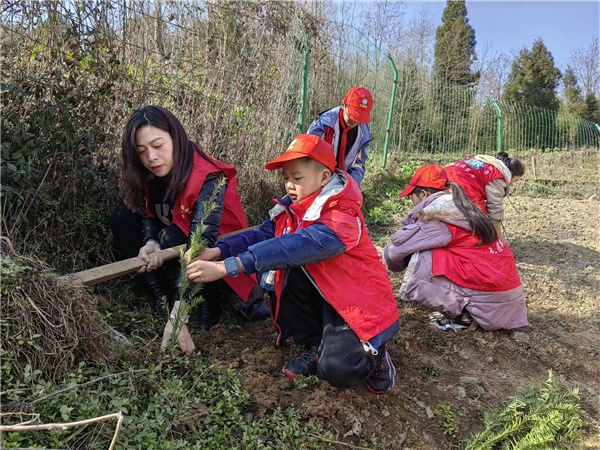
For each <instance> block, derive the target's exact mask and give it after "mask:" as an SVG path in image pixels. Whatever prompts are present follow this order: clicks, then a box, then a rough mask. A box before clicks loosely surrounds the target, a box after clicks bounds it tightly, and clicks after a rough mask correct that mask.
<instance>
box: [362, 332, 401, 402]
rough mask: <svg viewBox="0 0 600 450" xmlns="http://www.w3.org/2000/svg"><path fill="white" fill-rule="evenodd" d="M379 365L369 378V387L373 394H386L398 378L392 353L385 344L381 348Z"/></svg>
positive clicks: (378, 356)
mask: <svg viewBox="0 0 600 450" xmlns="http://www.w3.org/2000/svg"><path fill="white" fill-rule="evenodd" d="M377 358H378V360H379V364H378V366H377V367H376V368H375V371H374V372H373V375H371V377H370V378H369V379H368V380H367V389H368V390H369V391H371V392H372V393H373V394H385V393H386V392H388V391H389V390H390V389H392V388H393V387H394V380H395V378H396V368H395V367H394V363H392V358H391V357H390V354H389V353H388V352H387V350H386V349H385V344H383V345H382V346H381V348H380V349H379V355H377Z"/></svg>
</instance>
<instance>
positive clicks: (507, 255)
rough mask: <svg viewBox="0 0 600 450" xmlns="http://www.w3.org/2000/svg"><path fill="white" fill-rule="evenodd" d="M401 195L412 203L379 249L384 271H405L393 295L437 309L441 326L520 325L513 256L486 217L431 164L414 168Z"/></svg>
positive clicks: (522, 311)
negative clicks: (389, 239) (408, 210)
mask: <svg viewBox="0 0 600 450" xmlns="http://www.w3.org/2000/svg"><path fill="white" fill-rule="evenodd" d="M448 189H450V191H448ZM408 195H410V198H411V200H412V202H413V205H415V207H414V208H413V210H412V211H411V212H410V213H409V214H408V215H407V216H406V217H405V218H404V219H403V220H402V223H403V224H404V228H403V229H402V230H400V231H398V232H397V233H395V234H394V235H393V236H392V240H391V242H390V243H389V244H388V245H387V246H386V247H385V249H384V251H383V261H384V263H385V264H386V265H387V266H388V268H389V269H390V270H392V271H394V272H401V271H403V270H404V271H405V274H404V282H403V283H402V286H401V287H400V298H402V299H403V300H407V301H411V302H415V303H418V304H420V305H421V306H424V307H425V308H427V309H432V310H435V311H437V312H438V313H437V314H435V315H432V319H433V321H432V322H433V323H434V324H435V325H437V326H439V327H440V328H443V329H457V328H466V327H467V326H470V325H473V321H474V322H475V324H477V325H479V326H481V327H482V328H483V329H485V330H497V329H510V328H519V327H523V326H526V325H528V322H527V308H526V306H525V298H524V296H523V287H522V286H521V281H520V279H519V274H518V272H517V265H516V263H515V258H514V256H513V254H512V252H511V251H510V249H509V248H508V246H506V245H505V244H504V242H503V241H502V240H500V239H499V238H498V234H497V232H496V230H495V228H494V225H493V223H492V221H491V220H490V219H489V217H488V216H487V215H486V214H484V213H483V212H481V210H480V209H479V208H478V207H477V206H475V204H474V203H472V202H471V201H470V200H469V198H468V197H467V195H466V194H465V192H464V191H463V189H462V188H461V187H460V186H459V185H458V184H454V183H451V182H449V181H448V175H447V173H446V171H445V170H444V169H442V168H441V167H440V166H437V165H429V166H423V167H420V168H419V169H417V171H416V172H415V174H414V175H413V177H412V178H411V180H410V182H409V183H408V186H407V188H406V189H404V191H402V193H401V194H400V197H406V196H408ZM439 313H442V314H439Z"/></svg>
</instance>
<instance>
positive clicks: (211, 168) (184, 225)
mask: <svg viewBox="0 0 600 450" xmlns="http://www.w3.org/2000/svg"><path fill="white" fill-rule="evenodd" d="M207 156H208V158H209V159H210V161H211V162H212V164H211V163H210V162H208V161H207V160H206V159H204V158H203V157H202V156H200V154H199V153H198V152H196V151H195V152H194V162H193V166H192V171H191V173H190V177H189V179H188V182H187V184H186V185H185V188H184V189H183V190H182V191H181V192H180V193H179V194H177V198H176V199H175V205H174V206H173V223H174V224H175V225H177V226H178V227H179V229H180V230H181V231H183V232H184V233H185V235H186V236H188V235H189V233H190V226H191V224H192V220H191V216H192V208H193V207H194V203H195V202H196V200H197V199H198V195H199V194H200V190H201V189H202V185H203V184H204V180H205V179H206V177H207V175H208V174H209V173H216V172H223V174H225V177H227V190H226V191H225V200H224V205H223V215H222V217H221V226H220V227H219V234H225V233H231V232H232V231H237V230H241V229H242V228H247V227H248V222H246V215H245V214H244V208H243V207H242V202H241V200H240V196H239V195H238V192H237V180H236V177H235V175H236V173H237V171H236V170H235V169H234V168H233V167H231V166H229V165H227V164H225V163H222V162H221V161H218V160H216V159H215V158H213V157H212V156H210V155H207ZM146 214H147V215H148V217H154V214H153V213H152V211H151V208H150V207H149V205H148V188H146ZM225 281H226V282H227V284H229V286H231V288H232V289H233V290H234V291H235V292H236V294H238V295H239V296H240V297H241V298H242V299H243V300H244V301H245V300H247V299H248V296H249V295H250V291H251V290H252V288H253V287H254V285H255V284H256V277H255V276H254V275H252V276H247V275H240V276H238V277H236V278H231V277H226V278H225Z"/></svg>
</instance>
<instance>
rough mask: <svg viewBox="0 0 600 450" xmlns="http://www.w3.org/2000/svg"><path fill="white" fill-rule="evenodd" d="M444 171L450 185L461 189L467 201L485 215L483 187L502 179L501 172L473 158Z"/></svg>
mask: <svg viewBox="0 0 600 450" xmlns="http://www.w3.org/2000/svg"><path fill="white" fill-rule="evenodd" d="M444 170H445V171H446V174H447V175H448V179H449V180H450V182H452V183H456V184H458V185H459V186H460V187H462V188H463V190H464V191H465V194H467V197H468V198H469V200H471V201H472V202H473V203H475V204H476V205H477V206H479V208H480V209H481V211H483V212H484V213H486V214H487V207H486V205H485V197H486V196H485V187H486V186H487V184H488V183H489V182H490V181H492V180H495V179H497V178H504V176H503V175H502V172H500V171H499V170H498V169H496V168H495V167H494V166H492V165H490V164H486V163H484V162H483V161H479V160H478V159H474V158H465V159H462V160H460V161H458V162H456V163H454V164H451V165H449V166H448V167H445V168H444Z"/></svg>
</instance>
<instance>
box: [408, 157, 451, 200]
mask: <svg viewBox="0 0 600 450" xmlns="http://www.w3.org/2000/svg"><path fill="white" fill-rule="evenodd" d="M447 181H448V175H446V171H445V170H444V168H443V167H442V166H438V165H437V164H430V165H428V166H423V167H419V168H418V169H417V170H415V174H414V175H413V176H412V178H411V179H410V181H409V182H408V186H406V188H405V189H404V190H403V191H402V192H400V197H406V196H407V195H410V194H411V193H412V191H414V190H415V188H418V187H427V188H433V189H446V182H447Z"/></svg>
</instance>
